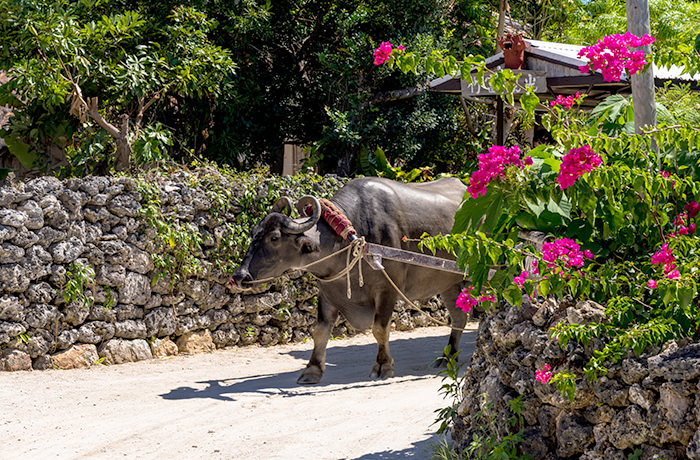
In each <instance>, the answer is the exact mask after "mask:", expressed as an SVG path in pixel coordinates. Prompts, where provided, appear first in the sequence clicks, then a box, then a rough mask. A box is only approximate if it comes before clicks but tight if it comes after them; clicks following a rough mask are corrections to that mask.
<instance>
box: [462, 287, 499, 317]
mask: <svg viewBox="0 0 700 460" xmlns="http://www.w3.org/2000/svg"><path fill="white" fill-rule="evenodd" d="M473 290H474V288H473V287H471V286H467V287H465V288H464V289H462V292H460V293H459V295H458V296H457V305H456V306H457V308H459V309H460V310H462V311H464V313H469V312H470V311H471V309H472V308H474V307H476V306H477V305H479V304H480V303H483V302H495V301H496V297H495V296H493V295H481V296H479V297H478V298H476V297H474V296H472V295H471V291H473Z"/></svg>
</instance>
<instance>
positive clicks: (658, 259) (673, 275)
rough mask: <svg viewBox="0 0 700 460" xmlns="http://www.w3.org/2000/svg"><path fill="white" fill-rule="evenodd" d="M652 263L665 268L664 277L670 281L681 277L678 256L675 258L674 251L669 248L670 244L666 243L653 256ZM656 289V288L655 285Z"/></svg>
mask: <svg viewBox="0 0 700 460" xmlns="http://www.w3.org/2000/svg"><path fill="white" fill-rule="evenodd" d="M651 263H652V264H654V265H661V266H663V269H664V275H665V276H666V278H668V279H670V280H677V279H678V278H680V277H681V274H680V272H679V271H678V269H677V268H676V256H674V255H673V251H672V250H671V249H669V248H668V243H664V244H663V246H661V250H660V251H656V252H655V253H654V255H653V256H651ZM651 281H653V280H651ZM649 287H651V285H649ZM654 287H656V286H655V285H654ZM652 289H654V288H652Z"/></svg>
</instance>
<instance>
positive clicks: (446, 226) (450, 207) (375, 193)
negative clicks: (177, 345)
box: [232, 177, 467, 384]
mask: <svg viewBox="0 0 700 460" xmlns="http://www.w3.org/2000/svg"><path fill="white" fill-rule="evenodd" d="M465 189H466V187H465V185H464V184H463V183H462V182H461V181H460V180H459V179H456V178H443V179H440V180H437V181H435V182H427V183H421V184H405V183H400V182H394V181H391V180H388V179H381V178H370V177H367V178H359V179H354V180H351V181H350V182H348V183H347V184H346V185H345V186H344V187H342V188H341V189H340V190H339V191H338V192H337V193H336V194H335V195H334V196H333V198H332V199H331V201H332V203H333V204H335V205H336V207H337V208H339V209H340V210H341V211H342V212H343V213H344V214H345V215H346V216H347V217H348V218H349V219H350V221H351V222H352V223H353V225H354V227H355V229H356V230H357V233H358V234H359V235H360V236H364V237H365V239H366V241H368V242H370V243H377V244H382V245H386V246H391V247H395V248H402V249H407V250H410V251H418V248H417V244H416V243H415V242H411V241H408V242H404V241H402V237H403V236H407V237H408V238H410V239H415V238H419V237H420V236H421V235H422V234H423V233H424V232H427V233H429V234H431V235H437V234H439V233H442V234H446V233H449V232H450V230H451V228H452V224H453V222H454V215H455V212H456V211H457V208H458V207H459V204H460V202H461V200H462V196H463V195H464V191H465ZM307 198H311V197H307ZM308 201H309V202H310V203H312V206H311V207H312V212H311V213H310V214H311V215H310V216H309V217H303V218H299V219H292V218H290V217H289V216H288V215H287V214H288V211H291V209H290V204H289V203H288V202H285V201H284V200H283V199H281V200H280V201H278V202H277V204H276V205H275V207H274V208H273V212H271V213H270V214H268V215H267V216H266V217H265V218H264V219H263V220H262V221H261V222H260V223H259V224H258V225H257V226H256V227H255V228H254V229H253V231H252V235H251V236H252V242H251V244H250V247H249V248H248V251H247V253H246V255H245V257H244V259H243V261H242V263H241V265H240V267H239V268H238V270H236V272H235V273H234V275H233V280H232V281H233V282H235V283H237V284H239V285H243V286H244V285H245V283H246V282H249V281H253V280H256V279H262V278H267V277H272V276H279V275H281V274H282V273H283V272H285V271H287V270H289V269H294V268H299V267H303V266H305V265H307V264H309V263H310V262H312V261H315V260H319V259H321V258H323V257H325V256H327V255H329V254H332V253H333V252H335V251H338V250H340V249H342V248H343V247H345V246H347V244H348V243H347V242H346V241H345V240H344V239H343V238H341V237H340V236H338V235H337V234H336V232H335V231H334V230H333V229H332V228H331V227H330V226H329V225H328V224H327V223H326V222H325V221H324V220H323V219H319V217H320V214H321V210H320V206H319V203H318V200H316V199H315V198H311V199H310V200H308ZM437 255H438V256H440V257H449V256H448V254H446V253H442V254H440V253H438V254H437ZM360 263H363V264H365V266H364V267H363V274H364V286H363V287H360V285H359V277H358V273H357V269H355V270H353V272H352V273H351V289H352V298H351V299H348V298H347V295H346V290H347V286H346V279H345V277H342V278H340V279H338V280H336V281H331V282H320V284H319V306H318V319H317V323H316V326H315V327H314V330H313V339H314V349H313V352H312V354H311V359H310V360H309V363H308V365H307V366H306V369H304V370H303V371H302V373H301V375H300V376H299V378H298V380H297V382H298V383H300V384H314V383H318V382H319V381H320V380H321V377H322V376H323V372H324V370H325V366H326V364H325V361H326V346H327V344H328V340H329V338H330V334H331V329H332V327H333V326H334V324H335V321H336V319H337V318H338V314H339V313H342V314H343V316H345V318H346V319H347V321H348V322H349V323H350V324H351V325H352V326H353V327H354V328H356V329H360V330H364V329H368V328H369V327H370V326H371V327H372V333H373V334H374V337H375V338H376V340H377V345H378V351H377V363H376V364H375V365H374V366H373V367H372V372H371V374H370V377H371V378H380V379H385V378H388V377H392V376H393V375H394V360H393V359H392V357H391V354H390V352H389V322H390V320H391V314H392V312H393V309H394V305H395V304H396V301H397V298H398V294H397V293H396V291H395V290H394V289H393V288H392V287H391V286H390V285H389V284H388V282H387V280H386V278H385V277H384V275H383V274H382V273H381V272H379V271H374V270H371V269H369V267H368V266H367V265H366V262H364V261H363V262H360ZM345 266H346V258H345V254H344V253H343V255H342V256H335V257H332V258H330V259H328V260H327V261H324V262H322V263H320V264H318V265H315V266H313V267H310V268H309V269H308V271H310V272H311V273H313V274H314V275H316V276H318V277H319V278H330V277H332V276H333V275H335V274H337V273H338V272H340V270H342V269H343V268H345ZM384 266H385V267H386V271H387V273H388V274H389V276H390V277H391V278H392V279H393V280H394V282H395V283H396V284H397V285H398V286H399V287H400V288H401V289H402V290H403V292H404V293H405V294H406V296H407V297H408V298H410V299H415V300H425V299H428V298H430V297H432V296H434V295H436V294H440V296H441V298H442V300H443V302H444V303H445V305H446V306H447V308H448V310H449V314H450V317H451V319H452V325H453V326H455V327H457V328H463V327H464V325H465V323H466V320H467V317H466V314H465V313H464V312H463V311H461V310H459V309H457V308H456V307H455V301H456V299H457V296H458V294H459V290H460V286H461V283H462V281H463V277H462V276H460V275H459V274H453V273H446V272H441V271H437V270H432V269H427V268H423V267H420V266H415V265H407V264H403V263H398V262H391V261H388V260H385V261H384ZM461 335H462V332H461V331H459V330H452V333H451V334H450V338H449V345H450V346H451V349H452V350H455V351H456V350H457V348H458V345H459V340H460V337H461Z"/></svg>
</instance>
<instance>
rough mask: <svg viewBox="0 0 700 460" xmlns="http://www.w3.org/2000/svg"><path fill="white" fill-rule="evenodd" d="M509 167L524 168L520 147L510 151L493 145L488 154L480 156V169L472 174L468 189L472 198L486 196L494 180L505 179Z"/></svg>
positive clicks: (514, 147) (512, 148)
mask: <svg viewBox="0 0 700 460" xmlns="http://www.w3.org/2000/svg"><path fill="white" fill-rule="evenodd" d="M508 165H515V166H518V167H520V168H524V166H523V162H522V161H521V160H520V147H518V146H517V145H516V146H513V147H511V148H509V149H507V148H505V147H503V146H500V145H492V146H491V147H490V148H489V151H488V153H482V154H480V155H479V169H478V170H477V171H474V173H472V177H471V180H470V181H469V187H468V188H467V191H468V192H469V194H470V195H471V196H472V198H478V197H479V196H482V195H486V186H487V185H488V184H489V182H491V180H492V179H494V178H497V177H503V176H504V175H505V171H506V167H507V166H508Z"/></svg>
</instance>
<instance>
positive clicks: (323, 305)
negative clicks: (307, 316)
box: [297, 296, 338, 385]
mask: <svg viewBox="0 0 700 460" xmlns="http://www.w3.org/2000/svg"><path fill="white" fill-rule="evenodd" d="M337 319H338V309H337V308H335V307H334V306H333V305H331V304H329V303H328V302H325V301H323V299H321V298H320V296H319V304H318V319H317V321H316V325H315V326H314V330H313V332H312V336H313V339H314V350H313V352H311V358H310V359H309V363H308V364H307V365H306V369H304V370H303V371H302V372H301V375H300V376H299V378H298V379H297V383H298V384H300V385H313V384H314V383H318V382H320V381H321V377H323V372H324V371H325V370H326V347H327V346H328V340H330V338H331V329H332V328H333V326H334V325H335V321H336V320H337Z"/></svg>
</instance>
